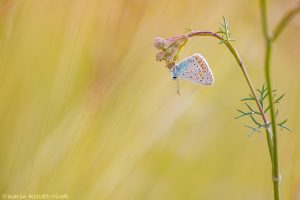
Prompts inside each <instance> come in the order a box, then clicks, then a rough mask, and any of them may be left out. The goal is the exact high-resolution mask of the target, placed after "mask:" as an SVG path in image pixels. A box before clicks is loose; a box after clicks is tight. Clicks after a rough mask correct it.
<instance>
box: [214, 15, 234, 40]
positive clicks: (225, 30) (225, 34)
mask: <svg viewBox="0 0 300 200" xmlns="http://www.w3.org/2000/svg"><path fill="white" fill-rule="evenodd" d="M217 33H220V34H221V36H222V40H221V42H220V44H223V43H225V42H229V41H235V39H232V38H231V33H230V31H229V24H228V22H227V20H226V17H225V16H223V23H221V26H219V31H217Z"/></svg>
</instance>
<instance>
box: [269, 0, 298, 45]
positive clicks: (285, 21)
mask: <svg viewBox="0 0 300 200" xmlns="http://www.w3.org/2000/svg"><path fill="white" fill-rule="evenodd" d="M299 12H300V3H299V5H298V6H297V7H295V8H293V9H291V10H290V11H288V12H287V13H286V14H285V15H284V16H283V17H282V19H281V20H280V21H279V22H278V24H277V26H276V28H275V29H274V31H273V37H272V42H274V41H275V40H276V39H277V38H278V36H279V35H280V34H281V32H282V31H283V29H284V28H285V27H286V26H287V25H288V23H289V22H290V21H291V20H292V19H293V17H294V16H295V15H297V14H298V13H299Z"/></svg>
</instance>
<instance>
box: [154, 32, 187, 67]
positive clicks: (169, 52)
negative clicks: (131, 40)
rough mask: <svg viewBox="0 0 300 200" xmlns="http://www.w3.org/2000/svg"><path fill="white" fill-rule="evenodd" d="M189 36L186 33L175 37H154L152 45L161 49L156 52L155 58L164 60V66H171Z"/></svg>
mask: <svg viewBox="0 0 300 200" xmlns="http://www.w3.org/2000/svg"><path fill="white" fill-rule="evenodd" d="M188 40H189V37H188V36H187V35H186V34H180V35H177V36H175V37H170V38H167V39H163V38H161V37H156V38H155V40H154V47H156V48H157V49H159V50H161V51H160V52H158V53H157V54H156V60H158V61H163V60H164V61H166V67H167V68H169V69H170V68H172V67H173V66H174V64H175V61H176V60H177V59H178V54H179V51H180V50H181V48H182V47H183V46H184V45H185V44H186V43H187V41H188Z"/></svg>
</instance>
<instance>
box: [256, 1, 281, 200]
mask: <svg viewBox="0 0 300 200" xmlns="http://www.w3.org/2000/svg"><path fill="white" fill-rule="evenodd" d="M260 8H261V17H262V26H263V35H264V39H265V49H266V50H265V76H266V81H267V89H268V93H269V95H268V99H269V106H270V115H271V124H272V133H273V160H272V176H273V178H272V180H273V188H274V200H279V199H280V191H279V182H280V175H279V164H278V145H277V130H276V117H275V112H274V104H273V95H272V85H271V73H270V60H271V54H272V39H271V37H270V36H269V32H268V23H267V22H268V19H267V3H266V0H261V1H260ZM282 27H283V26H282ZM278 30H279V31H278V34H279V33H280V31H281V30H282V29H278ZM278 34H277V35H278Z"/></svg>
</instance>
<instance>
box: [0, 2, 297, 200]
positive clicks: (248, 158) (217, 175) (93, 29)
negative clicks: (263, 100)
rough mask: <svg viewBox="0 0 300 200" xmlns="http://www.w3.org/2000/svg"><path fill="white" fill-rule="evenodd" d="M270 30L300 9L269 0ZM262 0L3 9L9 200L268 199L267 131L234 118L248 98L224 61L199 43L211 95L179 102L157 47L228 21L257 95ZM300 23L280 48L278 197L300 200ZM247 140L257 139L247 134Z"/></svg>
mask: <svg viewBox="0 0 300 200" xmlns="http://www.w3.org/2000/svg"><path fill="white" fill-rule="evenodd" d="M269 4H270V5H269V11H270V12H269V20H270V26H271V27H273V26H274V25H275V23H276V22H277V21H278V20H279V19H280V17H281V16H282V15H283V14H284V12H285V11H286V10H288V9H290V8H292V7H293V6H294V5H296V1H293V0H291V1H286V0H273V1H270V2H269ZM259 14H260V13H259V7H258V1H252V0H245V1H237V0H228V1H226V2H225V1H222V0H210V1H204V0H190V1H186V0H177V1H170V0H111V1H106V0H73V1H70V0H1V1H0V193H1V194H38V193H39V194H66V195H68V197H69V199H74V200H77V199H84V200H85V199H87V200H90V199H100V200H102V199H103V200H106V199H108V200H119V199H122V200H144V199H147V200H168V199H170V200H177V199H178V200H179V199H180V200H182V199H187V200H196V199H197V200H198V199H204V200H215V199H228V200H229V199H230V200H240V199H243V200H250V199H251V200H253V199H256V200H263V199H272V195H273V190H272V182H271V165H270V159H269V155H268V150H267V144H266V138H265V135H264V134H263V133H261V134H257V133H255V134H252V135H251V130H250V129H247V128H245V127H243V125H245V124H251V123H250V121H249V119H239V120H235V119H234V118H235V117H236V116H237V115H238V113H237V111H236V109H242V108H243V105H242V103H241V102H240V99H241V98H243V97H246V96H247V94H248V93H249V89H248V87H247V85H246V82H245V80H244V79H243V76H242V73H241V71H240V69H239V67H238V65H237V63H236V61H235V60H234V58H233V57H232V55H231V54H230V53H229V51H228V50H227V49H226V48H225V46H224V45H219V44H218V41H217V40H215V39H214V38H209V37H201V38H200V37H199V38H194V39H192V41H191V42H190V43H189V44H188V45H187V47H186V48H185V49H184V51H183V52H182V54H181V58H184V57H186V56H189V55H191V54H193V53H196V52H200V53H201V54H202V55H203V56H204V57H205V58H206V59H207V61H208V63H209V64H210V66H211V68H212V70H213V73H214V76H215V84H214V85H213V86H211V87H206V86H198V85H194V84H191V83H189V82H185V81H181V82H180V84H181V92H182V95H181V96H178V95H177V94H176V83H175V82H174V81H173V80H171V77H170V74H169V72H168V70H167V69H166V68H165V67H164V64H163V63H159V62H157V61H155V54H156V53H157V50H156V49H155V48H154V47H153V39H154V38H155V37H156V36H161V37H170V36H174V35H176V34H179V33H183V32H184V31H185V29H186V27H192V28H193V29H199V30H213V31H216V30H217V28H218V26H219V23H220V22H221V21H222V16H226V17H227V19H228V21H229V24H230V30H231V32H232V33H233V38H235V39H237V41H236V42H234V45H235V47H236V48H237V49H238V51H239V53H240V55H241V57H242V58H243V60H244V62H245V65H246V67H247V69H248V71H249V74H250V76H251V77H252V79H253V82H254V85H255V87H256V88H259V87H261V85H262V84H263V83H264V74H263V72H264V71H263V53H264V46H263V38H262V31H261V24H260V16H259ZM299 37H300V17H299V16H298V17H296V18H295V19H294V20H292V22H291V23H290V25H289V27H288V28H287V29H286V30H285V31H284V32H283V34H282V35H281V37H280V38H279V40H278V42H277V43H276V44H275V45H274V56H273V59H272V77H273V80H272V81H273V84H274V88H275V89H277V90H278V91H279V92H281V93H286V97H285V99H284V100H283V101H282V103H281V104H280V105H278V109H279V120H283V119H285V118H288V119H289V121H288V126H289V127H290V128H291V129H292V130H293V132H292V133H289V132H287V131H281V132H280V136H279V155H280V169H281V175H282V178H283V179H282V183H281V189H282V197H283V199H290V200H296V199H300V141H299V139H300V135H299V133H300V113H299V111H300V105H299V102H300V94H299V91H300V79H299V74H300V62H299V61H300V40H299ZM249 135H251V136H249Z"/></svg>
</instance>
